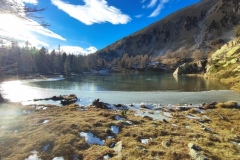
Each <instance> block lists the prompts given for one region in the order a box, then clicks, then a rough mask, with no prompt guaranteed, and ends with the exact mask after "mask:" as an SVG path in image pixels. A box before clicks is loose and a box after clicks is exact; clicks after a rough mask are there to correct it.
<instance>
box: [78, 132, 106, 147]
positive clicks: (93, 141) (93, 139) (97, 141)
mask: <svg viewBox="0 0 240 160" xmlns="http://www.w3.org/2000/svg"><path fill="white" fill-rule="evenodd" d="M80 136H81V137H84V138H85V141H86V142H87V143H88V144H98V145H101V146H103V145H104V143H105V140H100V138H97V137H94V136H93V134H92V133H91V132H81V133H80Z"/></svg>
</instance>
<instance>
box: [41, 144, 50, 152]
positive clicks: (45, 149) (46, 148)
mask: <svg viewBox="0 0 240 160" xmlns="http://www.w3.org/2000/svg"><path fill="white" fill-rule="evenodd" d="M49 147H50V144H47V145H45V146H43V152H46V151H47V150H48V148H49Z"/></svg>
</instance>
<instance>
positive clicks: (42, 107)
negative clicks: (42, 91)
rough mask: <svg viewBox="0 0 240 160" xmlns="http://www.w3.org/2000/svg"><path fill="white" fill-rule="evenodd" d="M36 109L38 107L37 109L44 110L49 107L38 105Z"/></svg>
mask: <svg viewBox="0 0 240 160" xmlns="http://www.w3.org/2000/svg"><path fill="white" fill-rule="evenodd" d="M36 109H37V110H41V109H42V110H46V109H47V107H44V106H37V107H36Z"/></svg>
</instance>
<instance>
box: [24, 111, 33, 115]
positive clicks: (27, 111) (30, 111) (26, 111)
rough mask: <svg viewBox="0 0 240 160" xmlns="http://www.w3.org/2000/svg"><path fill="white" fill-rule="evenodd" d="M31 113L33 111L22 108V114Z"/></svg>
mask: <svg viewBox="0 0 240 160" xmlns="http://www.w3.org/2000/svg"><path fill="white" fill-rule="evenodd" d="M31 113H33V111H31V110H23V114H31Z"/></svg>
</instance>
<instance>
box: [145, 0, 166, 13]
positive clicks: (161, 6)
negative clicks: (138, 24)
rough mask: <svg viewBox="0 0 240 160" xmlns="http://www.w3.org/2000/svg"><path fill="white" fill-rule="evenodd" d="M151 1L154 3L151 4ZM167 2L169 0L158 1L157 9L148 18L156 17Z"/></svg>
mask: <svg viewBox="0 0 240 160" xmlns="http://www.w3.org/2000/svg"><path fill="white" fill-rule="evenodd" d="M152 1H154V0H151V2H152ZM169 1H170V0H159V4H158V6H157V8H156V9H155V10H154V11H153V12H152V13H151V14H150V15H149V16H148V17H156V16H158V15H159V14H160V12H161V10H162V9H163V8H164V5H165V4H166V3H168V2H169ZM150 4H151V3H150ZM150 4H149V5H150Z"/></svg>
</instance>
